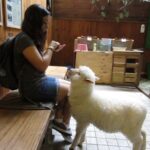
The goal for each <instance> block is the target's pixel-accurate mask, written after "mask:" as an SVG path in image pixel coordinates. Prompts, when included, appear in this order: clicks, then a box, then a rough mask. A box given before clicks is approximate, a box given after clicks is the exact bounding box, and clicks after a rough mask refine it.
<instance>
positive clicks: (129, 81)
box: [125, 77, 137, 83]
mask: <svg viewBox="0 0 150 150" xmlns="http://www.w3.org/2000/svg"><path fill="white" fill-rule="evenodd" d="M136 81H137V78H136V77H135V78H127V77H126V78H125V82H128V83H135V82H136Z"/></svg>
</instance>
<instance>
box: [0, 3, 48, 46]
mask: <svg viewBox="0 0 150 150" xmlns="http://www.w3.org/2000/svg"><path fill="white" fill-rule="evenodd" d="M3 2H4V1H3ZM34 3H36V4H40V5H42V6H44V7H46V0H27V1H25V0H23V5H22V7H23V9H22V12H23V14H24V11H25V10H26V8H27V7H28V6H30V5H31V4H34ZM3 16H5V10H4V3H3ZM3 20H4V25H3V26H0V43H2V42H3V41H4V40H5V39H6V38H8V37H9V36H15V35H16V34H17V33H18V32H20V30H19V29H15V28H8V27H6V26H5V17H3Z"/></svg>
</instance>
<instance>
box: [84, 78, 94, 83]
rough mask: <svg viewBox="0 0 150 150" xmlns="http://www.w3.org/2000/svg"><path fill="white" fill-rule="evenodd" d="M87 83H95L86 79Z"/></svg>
mask: <svg viewBox="0 0 150 150" xmlns="http://www.w3.org/2000/svg"><path fill="white" fill-rule="evenodd" d="M85 81H86V82H88V83H94V82H93V81H92V80H90V79H85Z"/></svg>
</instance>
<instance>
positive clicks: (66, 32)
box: [52, 18, 146, 66]
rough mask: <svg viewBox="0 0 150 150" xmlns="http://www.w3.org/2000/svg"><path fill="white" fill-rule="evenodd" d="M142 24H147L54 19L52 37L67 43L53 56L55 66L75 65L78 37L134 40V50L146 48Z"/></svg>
mask: <svg viewBox="0 0 150 150" xmlns="http://www.w3.org/2000/svg"><path fill="white" fill-rule="evenodd" d="M141 24H146V22H120V23H117V22H115V21H87V20H73V19H72V20H69V19H68V20H67V19H55V18H53V33H52V37H53V39H54V40H57V41H59V42H61V43H66V47H65V49H64V50H62V52H60V53H56V54H54V56H53V59H52V64H53V65H65V66H70V65H71V66H72V65H74V59H75V54H74V52H73V50H74V39H75V38H76V37H78V36H81V35H84V36H87V35H90V36H97V37H99V38H132V39H134V40H135V41H134V45H133V48H142V47H144V42H145V33H140V27H141Z"/></svg>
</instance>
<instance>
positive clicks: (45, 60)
mask: <svg viewBox="0 0 150 150" xmlns="http://www.w3.org/2000/svg"><path fill="white" fill-rule="evenodd" d="M52 53H53V52H52V50H50V49H48V50H46V51H45V52H44V53H43V55H41V54H40V53H39V51H38V50H37V48H36V47H35V46H29V47H27V48H26V49H24V50H23V55H24V57H25V58H26V59H27V60H28V61H29V62H30V63H31V64H32V65H33V66H34V67H35V68H36V69H37V70H38V71H41V72H44V71H45V70H46V68H47V67H48V65H49V64H50V61H51V58H52Z"/></svg>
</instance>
